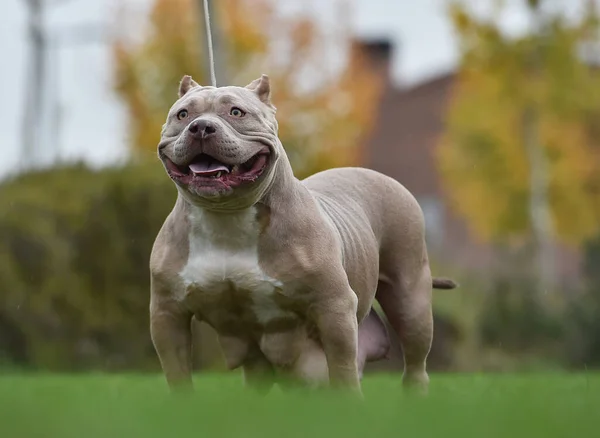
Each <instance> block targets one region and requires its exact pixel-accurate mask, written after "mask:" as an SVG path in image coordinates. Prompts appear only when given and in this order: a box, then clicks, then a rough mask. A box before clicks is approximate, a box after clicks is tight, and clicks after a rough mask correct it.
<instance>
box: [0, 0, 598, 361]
mask: <svg viewBox="0 0 600 438" xmlns="http://www.w3.org/2000/svg"><path fill="white" fill-rule="evenodd" d="M201 3H202V1H201V0H3V1H2V5H1V10H2V14H0V54H1V59H2V66H3V68H1V69H0V151H1V153H2V160H0V368H2V369H6V370H9V369H12V370H45V371H124V370H137V371H158V370H159V364H158V360H157V358H156V354H155V353H154V349H153V347H152V344H151V341H150V337H149V331H148V304H149V272H148V260H149V255H150V249H151V246H152V243H153V240H154V238H155V236H156V234H157V232H158V230H159V228H160V226H161V225H162V222H163V221H164V219H165V217H166V216H167V214H168V213H169V211H170V209H171V208H172V206H173V204H174V201H175V197H176V190H175V188H174V187H173V185H172V183H171V181H170V180H169V179H168V178H167V177H166V175H165V173H164V170H163V169H162V166H161V164H160V163H159V161H158V159H157V158H156V152H155V149H156V145H157V143H158V138H159V134H160V129H161V126H162V124H163V123H164V120H165V118H166V114H167V110H168V108H169V107H170V106H171V104H172V103H173V102H174V101H175V99H176V93H177V89H178V83H179V80H180V79H181V77H182V76H183V75H184V74H191V75H192V76H193V77H194V79H195V80H196V81H198V82H200V83H205V84H207V83H208V82H209V75H208V70H207V63H206V59H207V56H206V50H205V47H206V41H205V37H204V27H203V14H202V4H201ZM210 4H211V10H212V20H213V22H212V27H213V34H214V37H213V38H214V43H215V50H216V58H217V59H216V61H217V80H218V83H219V85H228V84H233V85H245V84H247V83H249V82H250V81H251V80H252V79H254V78H256V77H258V76H260V74H261V73H267V74H269V76H270V77H271V79H272V84H273V85H272V90H273V100H274V103H275V105H276V106H277V107H278V118H279V122H280V137H281V139H282V142H283V144H284V146H285V147H286V149H287V152H288V154H289V156H290V159H291V160H292V164H293V167H294V169H295V172H296V175H297V176H298V177H299V178H302V177H305V176H307V175H310V174H312V173H314V172H316V171H319V170H322V169H326V168H330V167H337V166H347V165H356V166H365V167H369V168H372V169H375V170H378V171H380V172H383V173H385V174H387V175H390V176H392V177H393V178H395V179H397V180H398V181H400V182H401V183H402V184H404V185H405V186H406V187H407V188H408V189H409V190H410V191H411V192H412V193H413V194H414V195H415V196H416V197H417V199H418V201H419V202H420V204H421V206H422V208H423V211H424V214H425V219H426V222H427V239H428V247H429V251H430V256H431V259H432V264H433V269H434V274H435V275H438V276H451V277H453V278H455V279H457V280H458V281H459V282H460V284H461V287H460V289H458V290H454V291H436V292H434V309H435V339H434V345H433V348H432V352H431V355H430V359H429V364H430V365H429V366H430V369H431V370H436V371H455V372H456V371H521V370H544V369H590V368H593V367H597V366H599V365H600V124H599V122H600V71H599V69H600V33H599V27H598V26H599V21H598V17H599V15H598V11H599V10H600V1H591V0H537V1H535V0H505V1H497V0H477V1H475V0H471V1H466V0H465V1H445V0H421V1H419V2H416V1H409V0H318V1H317V0H310V1H309V0H302V1H300V0H278V1H277V0H212V1H211V2H210ZM195 331H196V334H197V337H196V339H197V341H196V342H197V344H198V348H196V349H195V353H194V354H195V362H196V367H197V368H198V369H217V370H218V369H222V368H223V362H222V358H221V355H220V351H219V349H218V346H217V344H216V341H215V338H214V336H213V333H212V331H211V330H210V329H209V328H207V327H205V326H202V325H197V326H195ZM401 357H402V356H401V352H400V349H399V347H397V348H396V349H395V350H394V354H393V357H392V359H391V360H390V361H387V362H381V363H377V364H373V366H371V367H370V370H372V371H383V370H386V371H389V370H401V369H402V359H401Z"/></svg>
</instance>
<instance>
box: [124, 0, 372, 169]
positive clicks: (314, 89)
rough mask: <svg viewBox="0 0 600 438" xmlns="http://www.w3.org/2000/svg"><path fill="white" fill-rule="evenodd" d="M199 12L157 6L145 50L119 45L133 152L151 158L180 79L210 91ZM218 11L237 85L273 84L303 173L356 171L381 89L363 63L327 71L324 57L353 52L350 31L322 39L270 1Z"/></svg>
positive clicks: (238, 1) (165, 0) (241, 2)
mask: <svg viewBox="0 0 600 438" xmlns="http://www.w3.org/2000/svg"><path fill="white" fill-rule="evenodd" d="M340 6H341V7H344V6H345V5H344V2H340ZM197 7H198V5H197V2H196V1H194V0H155V3H154V7H153V9H152V12H151V14H150V20H149V25H148V27H147V28H146V29H145V31H144V33H143V36H144V37H143V38H142V39H141V42H137V43H132V42H129V41H127V40H125V39H121V40H120V41H119V42H118V43H117V44H116V45H115V47H114V55H115V59H116V66H117V68H116V75H115V77H116V90H117V93H118V94H119V96H120V97H121V98H122V99H123V100H124V102H125V104H126V107H127V110H128V113H129V119H130V131H129V134H130V143H131V146H132V149H133V150H134V151H135V152H138V153H142V154H145V153H152V154H154V153H155V148H156V145H157V143H158V139H159V136H160V129H161V126H162V124H163V123H164V120H165V117H166V114H167V111H168V109H169V107H170V106H171V105H172V104H173V102H174V100H175V97H176V90H177V85H178V82H179V80H180V79H181V77H182V76H183V75H184V74H191V75H192V76H193V77H194V78H195V79H196V80H197V81H198V82H200V83H205V84H208V83H209V78H207V77H206V74H205V72H206V69H205V68H204V65H203V62H204V60H205V56H204V53H203V50H204V45H202V44H201V41H202V36H201V35H202V33H201V29H202V26H200V23H199V20H200V18H201V14H200V13H199V11H198V10H197V9H196V8H197ZM214 7H215V8H218V10H217V12H218V13H216V14H215V16H216V17H217V18H219V22H218V23H214V22H213V24H212V26H213V27H214V26H217V25H218V26H221V29H220V30H221V31H222V35H223V36H224V39H225V41H224V42H223V46H225V47H226V52H225V53H217V54H216V55H217V56H223V55H225V56H224V59H223V63H224V65H225V67H226V69H227V77H228V79H230V80H231V82H232V84H235V85H245V84H246V83H249V82H250V81H251V80H252V79H254V78H255V77H258V76H259V75H260V74H261V73H263V72H264V73H268V74H269V76H270V78H271V82H272V84H273V90H274V103H275V105H276V106H277V108H278V121H279V134H280V137H281V139H282V142H283V144H284V146H285V148H286V150H287V152H288V154H289V156H290V159H291V160H292V165H293V166H294V169H295V171H296V173H297V175H298V176H300V177H302V176H306V175H308V174H311V173H314V172H316V171H319V170H322V169H326V168H329V167H333V166H343V165H351V164H356V161H357V154H358V151H359V149H358V146H359V144H360V143H361V141H362V139H363V135H364V134H365V133H366V132H367V130H368V129H369V128H370V125H371V123H372V117H373V115H374V114H375V110H374V109H375V108H374V105H375V104H376V102H377V100H378V93H379V91H380V85H381V82H380V81H378V80H377V76H376V73H375V72H374V71H372V70H371V69H370V68H369V66H368V64H367V62H366V61H365V60H364V59H361V58H360V57H358V56H354V57H351V58H350V59H349V61H348V62H346V64H345V65H344V67H342V68H341V69H340V70H338V71H333V72H329V71H326V66H328V65H330V64H331V63H330V62H328V59H329V58H330V56H331V51H328V49H330V48H332V47H333V48H337V49H338V52H339V48H340V47H341V48H344V46H346V47H347V46H348V43H349V31H348V27H347V26H346V23H345V22H343V20H342V23H341V24H340V25H339V26H338V28H332V29H327V31H325V30H324V29H321V28H319V27H318V25H317V24H316V23H315V22H314V21H312V20H310V19H309V18H306V17H301V16H300V17H298V16H295V17H293V18H287V17H282V16H279V15H278V14H277V13H276V12H275V8H274V2H273V1H272V0H222V1H219V2H215V4H214ZM344 15H345V14H344ZM217 79H218V78H217Z"/></svg>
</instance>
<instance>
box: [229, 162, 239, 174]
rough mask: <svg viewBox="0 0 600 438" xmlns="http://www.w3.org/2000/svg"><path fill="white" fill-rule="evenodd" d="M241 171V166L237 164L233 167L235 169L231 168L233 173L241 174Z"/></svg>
mask: <svg viewBox="0 0 600 438" xmlns="http://www.w3.org/2000/svg"><path fill="white" fill-rule="evenodd" d="M239 170H240V165H239V164H236V165H235V166H233V167H232V168H231V173H238V172H239Z"/></svg>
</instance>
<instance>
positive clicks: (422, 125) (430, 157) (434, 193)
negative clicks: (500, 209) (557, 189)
mask: <svg viewBox="0 0 600 438" xmlns="http://www.w3.org/2000/svg"><path fill="white" fill-rule="evenodd" d="M354 50H358V51H360V52H361V53H362V56H366V57H368V59H369V62H370V63H371V64H372V65H373V66H374V67H375V68H376V69H377V70H378V72H379V74H380V75H381V78H382V81H384V83H385V86H384V91H383V93H382V96H381V101H380V103H379V110H378V114H377V115H376V118H375V122H374V126H373V129H372V132H371V133H370V135H369V136H368V140H367V141H366V143H365V145H364V146H363V148H364V149H363V150H362V160H363V162H362V165H363V166H365V167H368V168H371V169H375V170H378V171H380V172H382V173H384V174H386V175H389V176H391V177H393V178H395V179H396V180H398V181H399V182H401V183H402V184H403V185H404V186H405V187H407V188H408V189H409V190H410V191H411V192H412V193H413V195H415V197H416V198H417V200H418V201H419V203H420V205H421V207H422V209H423V212H424V215H425V220H426V226H427V239H428V247H429V252H430V254H431V257H432V259H433V260H434V261H436V260H437V261H439V262H441V263H443V264H444V265H445V266H453V267H455V268H457V269H459V270H466V271H470V272H473V271H476V272H478V273H480V274H485V273H486V272H489V271H490V270H493V269H496V268H499V267H500V266H502V265H503V263H502V257H500V256H499V253H498V251H497V250H495V249H494V248H493V247H492V246H490V245H488V244H486V243H484V242H482V241H479V240H478V239H477V238H476V237H475V236H473V235H472V234H471V233H469V230H468V227H467V223H466V221H465V220H464V219H463V218H461V217H459V216H457V215H456V214H455V213H454V212H453V211H452V209H451V206H450V203H449V202H448V197H447V195H446V194H445V193H444V188H443V182H442V181H441V180H440V175H439V172H438V170H437V166H436V162H435V150H436V148H437V147H438V144H439V139H440V136H441V135H442V133H443V131H444V127H445V123H446V114H447V108H448V103H449V100H450V98H451V92H452V87H453V84H454V81H455V78H456V74H455V73H454V72H449V73H446V74H443V75H441V76H438V77H435V78H433V79H430V80H427V81H425V82H423V83H421V84H419V85H417V86H414V87H410V88H397V87H395V86H394V85H393V83H392V81H391V79H390V60H391V56H392V51H393V46H392V45H391V44H390V43H389V42H388V41H386V40H375V41H360V42H357V43H356V46H355V47H354ZM556 266H557V274H558V278H559V279H561V280H564V281H570V280H571V279H573V278H577V277H578V274H579V254H578V253H576V252H574V251H573V250H569V249H567V248H563V247H559V246H557V252H556Z"/></svg>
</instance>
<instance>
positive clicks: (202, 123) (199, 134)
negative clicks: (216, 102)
mask: <svg viewBox="0 0 600 438" xmlns="http://www.w3.org/2000/svg"><path fill="white" fill-rule="evenodd" d="M188 130H189V131H190V134H192V135H193V136H194V137H196V138H206V137H209V136H211V135H212V134H214V133H215V132H217V128H216V127H215V125H214V123H212V122H211V121H210V120H205V119H198V120H194V121H193V122H192V123H190V125H189V126H188Z"/></svg>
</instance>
